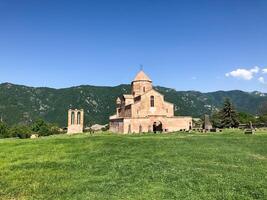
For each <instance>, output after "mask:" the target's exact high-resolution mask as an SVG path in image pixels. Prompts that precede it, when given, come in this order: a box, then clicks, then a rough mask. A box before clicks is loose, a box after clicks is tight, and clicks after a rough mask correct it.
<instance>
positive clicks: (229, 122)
mask: <svg viewBox="0 0 267 200" xmlns="http://www.w3.org/2000/svg"><path fill="white" fill-rule="evenodd" d="M220 114H221V120H222V121H221V123H222V126H223V127H224V128H236V127H238V125H239V122H238V113H237V112H236V110H235V108H234V106H233V104H232V103H231V101H230V99H228V98H226V99H225V101H224V105H223V109H222V110H221V112H220Z"/></svg>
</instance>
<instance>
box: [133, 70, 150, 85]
mask: <svg viewBox="0 0 267 200" xmlns="http://www.w3.org/2000/svg"><path fill="white" fill-rule="evenodd" d="M134 81H150V82H152V80H151V79H150V78H149V77H148V76H147V75H146V74H145V72H144V71H143V70H141V71H140V72H138V74H137V75H136V77H135V79H134Z"/></svg>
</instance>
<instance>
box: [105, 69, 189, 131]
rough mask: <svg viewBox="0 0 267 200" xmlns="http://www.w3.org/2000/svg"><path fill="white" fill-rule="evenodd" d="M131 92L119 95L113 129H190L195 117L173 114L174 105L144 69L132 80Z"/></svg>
mask: <svg viewBox="0 0 267 200" xmlns="http://www.w3.org/2000/svg"><path fill="white" fill-rule="evenodd" d="M131 86H132V93H131V94H125V95H122V96H121V97H118V98H117V101H116V104H117V108H116V114H115V115H113V116H110V124H109V125H110V131H112V132H116V133H124V134H127V133H142V132H172V131H179V130H190V129H191V128H192V117H181V116H174V105H173V104H172V103H169V102H167V101H165V100H164V96H163V95H162V94H160V93H159V92H157V91H156V90H154V89H153V86H152V81H151V79H150V78H149V77H148V76H147V75H146V74H145V73H144V72H143V71H142V70H141V71H140V72H139V73H138V74H137V75H136V77H135V79H134V80H133V82H132V85H131Z"/></svg>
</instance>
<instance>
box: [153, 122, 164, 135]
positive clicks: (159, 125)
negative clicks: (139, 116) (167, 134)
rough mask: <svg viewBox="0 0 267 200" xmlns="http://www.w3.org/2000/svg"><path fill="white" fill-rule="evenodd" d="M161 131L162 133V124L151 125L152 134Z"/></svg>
mask: <svg viewBox="0 0 267 200" xmlns="http://www.w3.org/2000/svg"><path fill="white" fill-rule="evenodd" d="M162 131H163V129H162V123H161V122H160V121H157V122H154V123H153V132H154V133H156V132H162Z"/></svg>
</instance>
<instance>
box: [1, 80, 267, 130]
mask: <svg viewBox="0 0 267 200" xmlns="http://www.w3.org/2000/svg"><path fill="white" fill-rule="evenodd" d="M154 88H155V89H156V90H157V91H159V92H160V93H162V94H163V95H165V100H167V101H169V102H171V103H174V108H175V114H176V115H189V116H193V117H201V116H203V115H204V114H211V113H212V112H214V111H216V110H218V109H220V108H221V107H222V104H223V101H224V99H225V98H230V99H231V101H232V102H233V104H234V106H235V108H236V109H237V111H239V112H247V113H250V114H253V115H257V114H258V113H260V109H261V105H263V104H264V103H266V102H267V94H265V93H261V92H244V91H239V90H233V91H216V92H209V93H201V92H197V91H176V90H174V89H170V88H165V87H160V86H156V87H154ZM130 90H131V88H130V85H126V84H122V85H119V86H114V87H106V86H91V85H81V86H76V87H70V88H63V89H53V88H47V87H28V86H24V85H15V84H11V83H2V84H0V117H1V119H2V120H3V121H4V122H6V123H7V124H9V125H14V124H29V123H31V122H32V121H34V120H35V119H38V118H42V119H44V120H46V121H48V122H51V123H55V124H58V125H59V126H61V127H64V126H66V124H67V110H68V109H69V108H78V109H81V108H83V109H84V111H85V123H86V125H91V124H95V123H99V124H106V123H108V119H109V116H110V115H112V114H114V113H115V110H116V104H115V101H116V98H117V97H118V96H120V95H122V94H127V93H130Z"/></svg>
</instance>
